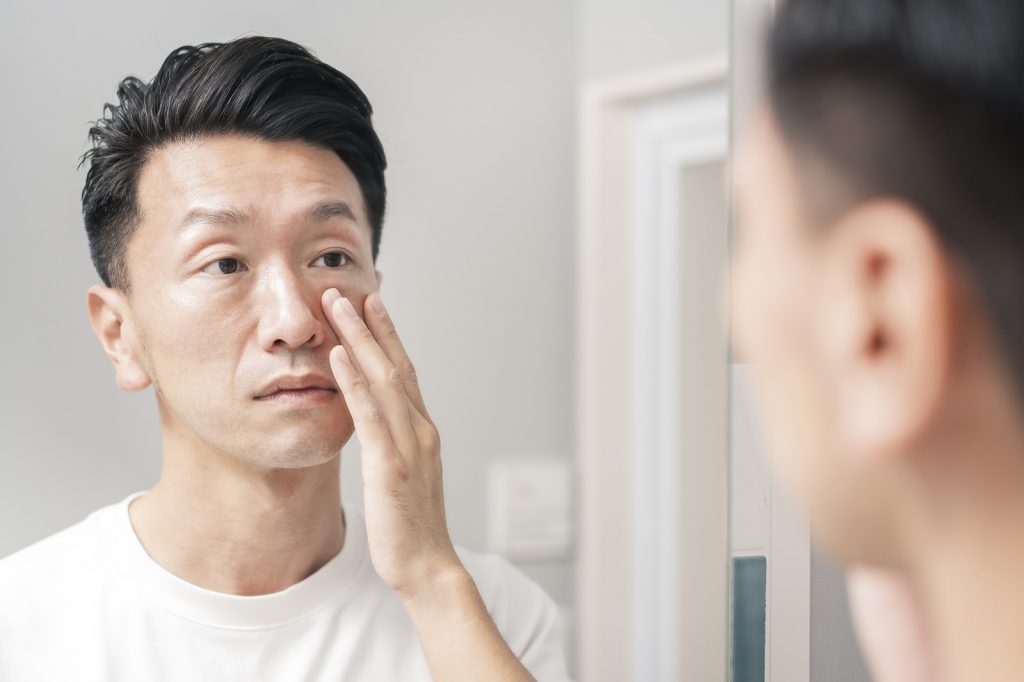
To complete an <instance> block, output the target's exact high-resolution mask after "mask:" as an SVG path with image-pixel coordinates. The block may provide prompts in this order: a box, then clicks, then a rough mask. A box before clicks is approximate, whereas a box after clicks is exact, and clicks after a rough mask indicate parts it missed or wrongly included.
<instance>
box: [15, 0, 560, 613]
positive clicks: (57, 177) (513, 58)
mask: <svg viewBox="0 0 1024 682" xmlns="http://www.w3.org/2000/svg"><path fill="white" fill-rule="evenodd" d="M285 7H286V6H285V5H282V4H281V3H280V2H270V1H269V0H218V1H217V2H209V1H208V0H202V1H199V0H180V1H178V2H174V3H140V2H138V1H137V0H131V1H129V0H104V2H102V3H100V4H96V3H77V2H70V1H68V2H65V3H64V4H63V6H61V7H58V8H56V9H55V8H54V7H53V6H52V5H50V4H49V3H29V2H3V3H0V63H2V64H3V65H4V68H3V69H2V70H0V92H2V93H3V95H2V97H3V102H2V106H0V130H2V131H3V133H2V141H3V142H2V145H3V152H4V154H3V162H2V166H0V179H2V182H0V200H2V205H3V207H4V210H3V216H4V217H3V229H0V248H2V250H3V251H2V252H3V253H4V254H5V263H4V267H3V268H0V309H2V310H3V311H4V315H3V319H4V322H3V331H4V340H3V351H4V352H3V353H0V376H2V377H3V384H4V386H5V387H6V391H5V392H4V394H3V397H2V398H0V400H2V405H0V466H2V471H3V474H2V475H0V555H5V554H7V553H9V552H11V551H13V550H15V549H17V548H20V547H22V546H25V545H27V544H28V543H30V542H31V541H33V540H36V539H39V538H41V537H43V536H45V535H47V534H49V533H52V532H54V531H57V530H58V529H60V528H62V527H65V526H67V525H69V524H71V523H73V522H75V521H77V520H79V519H81V518H82V517H83V516H85V515H86V514H87V513H88V512H90V511H91V510H93V509H95V508H97V507H99V506H101V505H104V504H108V503H111V502H114V501H116V500H120V499H121V498H122V497H124V496H125V495H126V494H127V493H129V492H131V491H134V490H139V489H144V488H147V487H148V486H150V485H151V484H152V483H153V482H154V481H155V480H156V477H157V475H158V472H159V458H160V452H159V447H160V445H159V439H158V433H159V432H158V423H157V417H156V410H155V407H154V400H153V397H152V394H151V393H150V392H146V393H143V394H134V395H126V394H122V393H120V392H119V391H118V389H117V388H116V387H115V385H114V381H113V374H112V371H111V369H110V367H109V363H108V361H107V359H106V357H105V356H104V355H103V353H102V352H101V350H100V347H99V344H98V343H97V341H96V340H95V339H94V337H93V336H92V333H91V331H90V329H89V327H88V322H87V318H86V313H85V305H84V302H85V289H86V287H88V286H89V285H90V284H91V283H93V282H95V281H98V280H97V277H96V275H95V274H94V272H93V270H92V267H91V264H90V262H89V258H88V252H87V248H86V241H85V235H84V229H83V227H82V223H81V218H80V213H79V211H80V206H79V193H80V191H81V187H82V183H83V180H84V171H79V170H76V159H77V157H78V155H79V154H81V152H82V151H84V149H85V143H86V131H87V127H88V122H89V121H91V120H93V119H95V118H97V117H98V116H99V115H100V113H101V108H102V105H103V103H104V102H107V101H110V100H112V99H113V97H114V90H115V86H116V84H117V82H118V81H119V80H120V79H121V78H122V77H123V76H125V75H127V74H135V75H139V76H142V77H146V78H148V77H151V76H152V75H153V74H154V73H155V71H156V69H157V68H158V67H159V65H160V62H161V61H162V60H163V58H164V57H165V56H166V55H167V53H168V52H169V51H170V50H172V49H173V48H175V47H178V46H180V45H182V44H186V43H196V42H202V41H211V40H228V39H231V38H234V37H238V36H241V35H243V34H254V33H255V34H258V33H266V34H273V35H281V36H284V37H288V38H291V39H293V40H296V41H298V42H300V43H303V44H306V45H307V46H309V47H311V48H312V49H313V50H314V51H315V52H316V53H317V54H318V55H319V56H320V57H322V58H323V59H325V60H326V61H328V62H330V63H332V64H334V65H336V66H338V67H339V68H341V69H342V70H343V71H345V72H347V73H349V74H350V75H351V76H353V77H354V78H355V79H356V80H357V81H358V82H359V83H360V85H361V86H362V87H363V88H364V89H365V90H366V92H367V94H368V95H369V96H370V99H371V100H372V101H373V103H374V105H375V108H376V110H377V112H378V114H377V117H376V121H377V125H378V127H379V130H380V133H381V136H382V138H383V141H384V144H385V147H386V149H387V151H388V154H389V158H390V168H389V171H388V180H389V186H390V187H389V189H390V196H389V199H390V208H389V215H388V219H387V223H386V227H385V231H384V240H383V247H382V257H381V261H380V267H381V269H382V270H383V271H384V273H385V281H384V288H383V291H384V294H385V297H386V299H387V301H388V304H389V307H390V308H391V309H392V312H393V314H394V316H395V318H396V320H397V321H398V323H399V326H400V330H401V331H402V333H403V337H404V340H405V341H406V345H407V346H408V348H409V349H410V353H411V354H412V355H413V358H414V360H416V361H417V365H418V368H419V370H420V372H421V378H422V383H423V386H424V392H425V395H426V398H427V401H428V404H429V406H430V408H431V412H432V415H433V416H434V417H435V419H436V421H437V423H438V425H439V427H440V429H441V432H442V438H443V442H444V448H445V449H444V456H445V460H446V478H447V498H448V506H449V519H450V521H451V527H452V532H453V535H454V537H455V539H456V541H457V542H460V543H462V544H464V545H467V546H470V547H481V548H482V547H483V546H484V544H485V537H484V529H485V513H484V512H485V499H484V498H485V490H484V489H483V487H482V486H481V485H480V484H479V482H480V481H481V480H483V479H484V475H485V473H486V469H487V465H488V463H489V462H490V461H491V460H494V459H497V458H502V457H518V456H523V455H541V456H551V457H566V458H568V457H569V455H570V453H571V451H572V439H573V402H572V375H571V368H572V364H573V363H572V361H571V352H572V348H571V346H572V337H573V331H572V330H573V326H572V305H573V304H572V296H573V293H572V292H573V283H574V281H575V279H574V273H573V260H574V258H573V223H572V221H573V205H574V197H573V182H574V181H573V165H572V164H573V145H574V142H573V140H574V127H575V118H574V117H575V112H574V101H575V100H574V89H575V62H576V42H575V31H576V27H575V14H574V6H573V3H568V2H567V3H563V2H553V3H552V2H546V1H544V0H520V1H518V2H513V3H479V2H474V1H472V0H458V1H449V2H430V3H422V2H415V1H412V0H410V1H406V2H398V1H394V0H391V1H389V2H378V1H375V0H350V1H335V2H299V3H291V4H288V5H287V9H285ZM346 454H350V453H346ZM349 459H351V457H350V458H349ZM353 464H357V462H354V461H347V462H346V465H345V467H344V469H345V478H346V480H345V483H344V488H345V490H346V494H347V495H348V496H349V497H358V495H357V494H356V493H357V491H358V485H354V484H353V476H354V475H355V474H356V473H358V466H355V467H354V466H353ZM526 568H527V570H528V572H530V573H531V574H533V575H534V576H535V577H537V578H538V579H539V580H540V581H541V582H542V583H543V584H544V585H545V587H547V588H548V590H549V591H550V592H551V593H552V594H553V595H554V597H555V598H556V599H557V600H559V601H561V602H563V603H566V604H569V603H571V601H572V590H571V575H572V572H571V570H570V569H571V564H570V563H569V562H552V563H548V564H535V565H531V566H528V567H526Z"/></svg>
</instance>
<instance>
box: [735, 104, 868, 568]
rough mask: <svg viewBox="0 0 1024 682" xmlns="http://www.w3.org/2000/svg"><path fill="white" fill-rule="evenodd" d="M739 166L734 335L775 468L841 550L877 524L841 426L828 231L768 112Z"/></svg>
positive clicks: (839, 325)
mask: <svg viewBox="0 0 1024 682" xmlns="http://www.w3.org/2000/svg"><path fill="white" fill-rule="evenodd" d="M736 163H737V166H736V178H737V187H736V202H737V213H738V224H739V233H738V239H737V246H736V250H735V253H734V260H733V268H732V272H733V275H732V277H733V288H732V290H733V316H734V317H733V335H734V342H735V345H736V350H737V353H738V355H739V359H740V360H742V361H744V362H749V363H751V367H752V373H753V377H754V392H755V394H756V398H757V403H758V406H759V414H760V417H761V422H762V424H763V426H764V433H765V435H766V437H767V440H768V445H769V448H768V449H769V451H770V452H771V453H772V458H773V469H774V470H775V473H776V474H778V476H779V477H780V480H781V482H782V483H783V484H784V486H785V487H787V488H789V489H790V490H791V491H792V492H793V493H795V494H796V495H797V497H799V498H800V500H801V501H802V502H803V503H804V504H807V505H809V507H810V511H811V518H812V524H813V525H816V526H817V530H818V532H819V537H821V539H823V540H824V541H825V542H826V544H828V545H831V546H832V548H833V549H834V550H835V549H838V550H839V551H840V552H845V550H844V549H843V548H841V547H838V546H837V545H839V544H842V543H845V542H847V541H848V540H849V541H851V545H852V544H853V543H859V542H860V539H859V538H854V537H852V535H854V534H857V533H860V532H862V530H863V529H865V528H868V527H871V525H872V524H871V523H870V522H868V523H865V519H864V518H863V514H864V513H865V512H864V511H863V510H864V509H865V504H870V503H871V500H870V499H869V498H870V494H867V495H865V491H866V490H867V491H870V490H871V489H872V484H871V483H869V482H867V481H865V480H861V479H863V477H864V474H863V472H862V471H861V470H860V469H859V468H858V467H856V466H853V463H852V460H854V459H855V457H852V456H851V455H850V452H849V450H848V448H846V447H845V446H846V444H845V443H843V442H842V439H841V437H840V433H841V430H840V429H839V428H838V424H837V420H838V418H839V417H838V407H839V405H838V403H839V396H838V394H837V385H838V384H839V383H841V381H842V380H843V379H842V377H839V376H837V373H836V372H835V369H836V365H837V361H836V358H835V357H834V356H833V355H832V354H831V350H830V349H832V348H834V347H835V344H834V343H833V340H834V338H835V335H836V333H837V331H838V333H840V334H841V333H842V327H843V324H842V323H841V322H837V320H836V309H837V307H839V306H836V305H835V304H836V303H837V301H836V300H835V296H834V293H835V289H834V287H832V286H831V283H830V271H829V263H830V251H834V250H835V249H836V246H835V244H834V243H833V241H832V236H831V235H830V233H829V231H828V230H827V229H823V228H822V226H819V225H814V224H813V222H814V221H813V220H812V219H811V217H810V216H809V214H808V212H807V211H806V209H805V207H806V205H807V202H806V201H805V198H804V195H803V194H802V189H803V188H802V187H801V185H800V181H799V178H798V175H797V173H796V169H795V163H794V158H793V156H792V155H791V154H790V153H789V150H788V149H787V147H786V145H785V144H784V142H783V140H782V138H781V137H780V135H779V133H778V130H777V128H776V127H775V124H774V122H773V120H772V117H771V116H770V114H768V113H767V112H766V111H763V112H761V113H760V114H759V115H758V116H757V118H756V119H755V121H754V123H753V125H751V126H750V129H749V130H748V131H747V135H746V136H745V139H744V144H743V145H742V147H741V149H740V152H739V154H738V157H737V161H736Z"/></svg>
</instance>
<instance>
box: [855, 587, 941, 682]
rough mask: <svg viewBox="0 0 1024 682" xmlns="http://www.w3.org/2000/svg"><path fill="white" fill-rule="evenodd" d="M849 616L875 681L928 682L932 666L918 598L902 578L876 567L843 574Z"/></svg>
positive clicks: (932, 662)
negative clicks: (848, 597) (847, 593)
mask: <svg viewBox="0 0 1024 682" xmlns="http://www.w3.org/2000/svg"><path fill="white" fill-rule="evenodd" d="M846 584H847V591H848V592H849V595H850V611H851V614H852V616H853V623H854V627H855V629H856V630H857V637H858V639H859V640H860V644H861V649H862V650H863V652H864V658H865V660H866V661H867V663H868V667H869V668H870V669H871V673H872V676H873V679H875V680H876V681H877V682H927V681H928V680H933V679H934V672H935V671H934V663H935V661H934V660H933V656H932V652H931V650H930V647H929V642H928V637H927V632H926V625H925V621H924V617H923V614H922V612H921V609H920V605H919V603H918V600H917V595H916V594H915V593H914V591H913V589H912V586H911V584H910V582H909V580H908V579H907V577H906V576H904V575H902V574H900V573H898V572H896V571H894V570H886V569H881V568H867V567H854V568H851V569H850V570H849V571H848V572H847V582H846Z"/></svg>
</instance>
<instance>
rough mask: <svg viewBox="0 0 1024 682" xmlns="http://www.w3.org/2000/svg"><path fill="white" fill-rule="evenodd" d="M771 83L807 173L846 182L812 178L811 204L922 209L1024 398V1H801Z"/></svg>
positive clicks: (775, 53) (786, 18) (771, 55)
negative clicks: (882, 203)
mask: <svg viewBox="0 0 1024 682" xmlns="http://www.w3.org/2000/svg"><path fill="white" fill-rule="evenodd" d="M767 82H768V100H769V104H770V107H771V109H772V111H773V114H774V117H775V119H776V121H777V123H778V126H779V128H780V131H781V134H782V136H783V138H784V139H785V140H786V142H787V145H788V146H790V147H791V148H792V149H793V150H794V153H795V156H796V158H797V159H798V163H799V164H800V165H801V166H803V170H802V171H801V173H802V174H803V175H804V176H806V175H807V172H808V169H810V168H824V169H825V172H824V173H823V174H821V173H819V174H818V175H825V176H828V177H827V179H826V182H831V183H832V184H833V185H834V186H835V187H830V188H829V189H830V190H835V189H836V187H838V190H837V191H824V192H823V191H817V190H822V189H824V188H823V187H820V186H819V187H817V188H816V187H815V181H814V180H813V179H811V178H807V181H806V182H804V183H803V184H804V185H805V190H806V191H807V193H808V200H809V201H808V203H809V205H810V207H811V209H812V212H816V213H819V215H820V214H821V211H826V212H832V213H834V214H837V213H839V212H841V211H843V210H846V209H848V208H850V207H851V206H853V205H855V204H856V203H859V202H862V201H865V200H869V199H871V198H876V197H889V198H896V199H900V200H904V201H906V202H908V203H909V204H910V205H912V206H914V207H915V208H916V209H917V210H918V211H920V212H921V213H922V215H923V216H924V217H925V218H926V219H927V220H928V221H929V222H930V224H931V226H932V227H933V229H934V231H935V234H936V236H937V238H938V240H939V241H940V243H941V244H942V245H943V248H944V250H945V251H946V253H947V255H948V257H949V258H950V261H951V263H953V265H954V267H956V268H957V270H958V271H960V272H963V273H965V277H966V280H967V281H968V282H969V284H970V285H971V286H973V288H974V289H975V290H976V291H977V292H978V293H979V295H980V298H981V301H980V303H981V304H982V305H983V306H984V307H985V311H986V313H987V315H988V318H989V319H990V320H991V321H992V323H993V327H994V331H995V332H996V334H997V336H998V339H999V344H1000V348H999V350H1000V351H1002V353H1003V355H1004V357H1005V359H1006V360H1007V361H1008V367H1009V369H1010V370H1011V371H1012V373H1013V378H1014V380H1015V383H1016V387H1017V388H1018V389H1019V390H1018V393H1019V394H1020V395H1021V396H1022V397H1024V308H1022V307H1021V302H1022V301H1024V3H1022V2H1020V1H1019V0H789V1H788V2H783V3H781V4H780V6H779V10H778V13H777V16H776V23H775V24H774V27H773V29H772V32H771V34H770V38H769V47H768V73H767ZM815 193H817V195H818V196H817V197H815V196H813V195H814V194H815ZM816 203H817V204H818V205H815V204H816Z"/></svg>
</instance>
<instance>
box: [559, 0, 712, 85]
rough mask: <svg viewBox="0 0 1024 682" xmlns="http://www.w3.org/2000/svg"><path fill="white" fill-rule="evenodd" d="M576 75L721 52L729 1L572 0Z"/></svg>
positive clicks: (596, 75) (592, 76)
mask: <svg viewBox="0 0 1024 682" xmlns="http://www.w3.org/2000/svg"><path fill="white" fill-rule="evenodd" d="M578 2H579V8H580V9H579V14H580V22H579V23H580V76H581V78H582V79H584V80H596V79H604V78H610V77H615V76H621V75H627V74H633V73H642V72H643V71H645V70H647V69H658V68H664V67H665V66H666V65H675V64H679V63H682V62H683V61H685V60H687V59H691V58H695V57H703V56H707V55H712V54H724V53H725V51H726V47H727V45H728V39H729V31H728V24H729V0H578Z"/></svg>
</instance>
